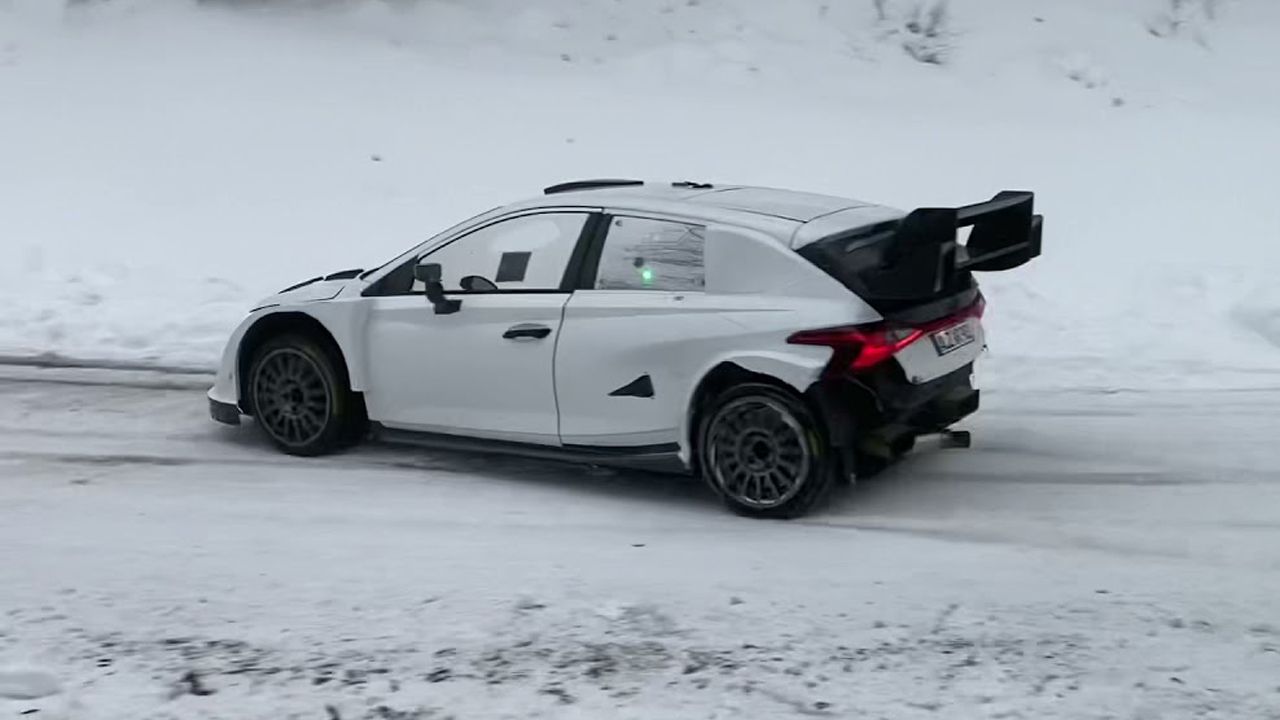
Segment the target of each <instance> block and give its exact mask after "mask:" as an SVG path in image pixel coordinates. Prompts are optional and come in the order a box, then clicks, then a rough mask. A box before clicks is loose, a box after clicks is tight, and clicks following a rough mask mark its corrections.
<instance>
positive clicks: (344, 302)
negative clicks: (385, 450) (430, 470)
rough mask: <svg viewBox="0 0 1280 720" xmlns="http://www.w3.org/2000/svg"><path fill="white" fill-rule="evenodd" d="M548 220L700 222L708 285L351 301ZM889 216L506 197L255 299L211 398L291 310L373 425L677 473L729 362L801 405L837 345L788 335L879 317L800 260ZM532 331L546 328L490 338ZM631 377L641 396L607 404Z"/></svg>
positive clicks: (886, 212) (932, 371) (902, 357)
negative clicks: (700, 397)
mask: <svg viewBox="0 0 1280 720" xmlns="http://www.w3.org/2000/svg"><path fill="white" fill-rule="evenodd" d="M548 211H574V212H590V213H600V212H603V213H610V214H622V215H625V216H633V217H640V218H654V219H662V220H672V221H677V222H685V223H693V224H697V225H700V226H702V227H704V228H705V245H704V255H703V260H704V267H705V287H704V289H703V290H702V291H700V292H675V291H661V290H594V289H581V288H578V289H562V291H547V292H536V293H529V292H526V293H504V292H499V293H487V294H473V293H462V294H457V295H452V297H456V298H458V299H461V300H462V306H461V309H460V311H459V312H456V313H454V314H436V313H435V312H433V308H432V306H431V304H430V303H428V302H427V301H426V299H425V298H424V297H423V296H422V295H421V294H416V295H405V294H400V295H387V296H369V297H366V296H364V295H362V292H363V291H364V290H365V289H366V288H370V287H371V286H374V285H375V284H376V283H378V282H379V281H380V280H382V279H383V278H385V277H387V276H388V275H389V274H390V273H392V272H394V271H395V270H396V269H397V268H400V267H403V266H404V264H405V263H407V262H413V261H415V260H416V259H417V258H420V257H422V256H423V255H424V254H426V253H427V252H429V251H431V250H432V249H434V248H437V247H439V246H441V245H443V244H445V243H448V242H450V241H452V240H454V239H455V238H458V237H460V236H461V235H464V234H466V233H469V232H471V231H473V230H476V229H478V228H480V227H482V226H485V225H487V224H490V223H493V222H497V221H499V220H505V219H509V218H512V217H515V216H519V215H522V214H528V213H538V212H548ZM902 215H903V213H902V212H901V211H899V210H895V209H893V208H887V207H883V206H879V205H872V204H868V203H863V202H860V201H857V200H850V199H846V198H834V197H830V196H823V195H814V194H809V193H794V192H791V191H778V190H770V189H760V188H744V187H736V186H732V187H727V188H717V189H709V188H704V187H672V186H669V185H658V186H652V185H646V186H644V187H642V188H635V187H616V188H603V189H589V190H580V191H570V192H562V193H557V194H555V195H551V196H546V197H541V198H536V199H532V200H529V201H525V202H521V203H515V204H512V205H508V206H505V207H502V208H496V209H494V210H490V211H488V212H485V213H482V214H480V215H477V216H475V217H473V218H470V219H468V220H466V221H464V222H462V223H459V224H458V225H456V226H454V227H452V228H449V229H448V230H446V231H444V232H441V233H439V234H437V235H435V236H433V237H431V238H429V239H427V240H426V241H424V242H422V243H419V244H418V245H416V246H415V247H413V248H411V249H410V250H408V251H406V252H405V253H403V254H402V255H400V256H399V257H397V258H395V259H393V260H392V261H390V262H388V263H387V264H385V265H384V266H382V267H380V268H378V269H376V270H374V271H371V272H369V273H367V274H366V276H364V277H359V278H350V279H344V280H327V281H326V280H320V281H316V282H311V283H308V284H303V285H301V286H299V287H296V288H293V289H291V290H289V291H287V292H283V293H280V294H277V295H274V296H272V297H270V298H266V299H264V300H263V301H262V302H261V303H259V305H258V306H257V309H255V310H254V311H253V312H251V313H250V315H249V316H248V317H247V318H245V320H244V321H243V322H242V323H241V324H240V326H239V327H238V328H236V330H235V331H234V332H233V333H232V335H231V337H230V338H229V340H228V343H227V346H226V350H225V351H224V354H223V357H222V361H221V367H220V369H219V372H218V375H217V378H216V381H215V384H214V386H213V388H212V389H211V390H210V391H209V397H210V398H211V399H212V400H214V401H216V402H218V403H222V404H226V405H240V406H241V407H243V404H242V400H243V398H241V397H240V395H241V387H242V386H243V385H244V383H243V382H242V380H241V378H240V377H239V372H240V367H241V366H242V365H243V364H244V362H245V361H246V359H245V358H242V357H241V353H240V346H241V343H242V341H243V340H244V338H245V337H246V334H247V333H248V332H250V329H251V328H252V327H254V326H255V324H256V323H258V322H260V321H263V320H268V321H270V320H271V319H272V316H278V315H281V314H283V313H302V314H304V315H306V316H307V317H309V318H311V319H314V320H315V321H317V322H318V323H319V324H320V325H321V326H323V328H324V329H325V330H327V331H328V333H329V334H330V335H332V337H333V340H334V342H335V343H336V344H337V346H338V347H339V348H340V350H341V352H342V355H343V360H344V361H345V364H346V367H347V371H348V375H349V379H350V384H351V388H352V389H353V390H355V391H357V392H361V393H363V394H364V399H365V405H366V407H367V410H368V414H369V418H370V419H371V420H374V421H377V422H379V423H381V424H383V425H385V426H387V427H390V428H395V429H402V430H414V431H424V432H432V433H445V434H453V435H461V436H466V437H476V438H487V439H497V440H507V441H518V442H523V443H532V444H536V445H546V446H556V445H568V446H590V447H596V448H635V447H642V446H659V445H660V446H672V447H678V448H679V453H678V454H679V456H680V458H681V459H682V460H684V461H685V462H686V463H687V462H689V460H690V457H691V450H692V448H691V437H692V434H693V430H694V429H693V428H691V427H690V408H691V406H692V403H693V401H694V399H695V393H696V392H697V389H698V386H699V384H700V383H701V382H702V380H703V379H704V378H705V377H706V376H707V374H708V373H710V372H711V371H713V370H714V369H715V368H717V367H719V366H721V365H723V364H726V363H728V364H733V365H736V366H738V367H739V368H742V369H744V370H747V371H749V372H752V373H757V374H760V375H764V376H768V377H770V378H773V379H775V380H777V381H779V382H782V383H784V384H785V385H787V386H789V387H791V388H793V389H795V390H796V391H797V392H801V393H803V392H804V391H805V390H806V389H808V388H809V387H810V386H811V385H813V384H814V383H815V382H816V381H817V380H818V379H819V378H820V377H821V376H822V374H823V371H824V369H826V368H827V366H828V364H829V363H830V362H831V358H832V352H833V351H832V349H831V348H830V347H824V346H815V345H801V344H789V343H788V342H787V338H788V337H789V336H790V335H792V334H793V333H795V332H797V331H801V330H814V329H821V328H834V327H848V326H860V325H866V324H869V323H875V322H878V321H880V320H882V319H883V318H882V316H881V315H880V314H879V313H878V312H877V311H876V310H875V309H874V308H873V307H872V306H871V305H870V304H868V303H867V302H865V301H864V300H862V299H861V298H859V297H858V296H857V295H856V294H855V293H853V292H851V291H850V290H849V289H848V288H846V287H845V286H844V285H842V284H841V283H840V282H838V281H837V280H835V279H834V278H833V277H831V276H830V275H828V274H827V273H825V272H823V271H822V270H820V269H819V268H818V267H817V266H815V265H814V264H813V263H811V262H810V261H809V260H807V259H805V258H804V257H802V256H801V255H800V254H799V253H798V252H797V251H796V249H797V248H800V247H803V246H805V245H807V244H809V243H812V242H814V241H815V240H817V239H819V238H822V237H827V236H830V235H831V234H833V233H836V232H840V231H842V230H847V229H850V228H856V227H865V226H866V225H869V224H874V223H878V222H883V221H886V220H893V219H897V218H900V217H902ZM465 241H466V238H462V239H461V240H459V242H465ZM277 319H278V318H277ZM965 322H969V323H972V326H973V331H974V333H975V336H976V340H975V341H974V342H973V343H971V344H970V345H967V346H965V347H961V348H957V349H956V350H954V351H952V352H949V353H947V354H944V355H940V354H939V353H938V352H937V351H936V350H935V348H934V347H933V345H932V343H931V342H930V341H929V340H928V338H927V337H926V338H922V339H921V340H919V341H917V342H915V343H913V344H911V345H909V346H907V347H906V348H904V349H902V350H901V351H900V352H899V353H898V354H897V357H896V360H897V362H898V363H899V364H900V365H901V366H902V368H903V370H904V372H905V374H906V376H907V377H908V379H909V381H910V382H912V383H917V384H921V383H926V382H928V381H930V380H933V379H936V378H939V377H942V376H944V375H947V374H949V373H952V372H955V371H956V370H958V369H960V368H963V367H964V366H966V365H968V364H970V363H972V362H973V361H974V360H975V359H976V358H977V357H978V355H979V354H980V353H981V351H982V349H983V347H984V345H985V338H984V335H983V331H982V327H981V323H980V321H979V320H978V319H977V318H976V317H975V318H970V319H968V320H966V321H965ZM528 324H534V325H539V326H543V327H546V328H547V329H548V330H549V332H548V334H547V335H546V336H545V337H542V338H523V339H517V340H511V339H505V338H504V337H503V334H504V332H506V331H507V330H508V329H510V328H512V327H513V326H523V325H528ZM642 376H647V377H648V378H649V381H650V383H651V385H652V389H653V392H652V397H638V396H634V395H622V396H619V395H611V393H615V391H618V390H619V389H620V388H623V387H625V386H627V385H628V384H629V383H632V382H633V381H636V380H637V379H639V378H641V377H642Z"/></svg>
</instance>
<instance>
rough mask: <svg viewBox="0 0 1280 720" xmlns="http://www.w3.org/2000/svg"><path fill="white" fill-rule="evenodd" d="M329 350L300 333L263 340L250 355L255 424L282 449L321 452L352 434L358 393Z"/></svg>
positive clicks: (339, 445) (334, 447)
mask: <svg viewBox="0 0 1280 720" xmlns="http://www.w3.org/2000/svg"><path fill="white" fill-rule="evenodd" d="M338 368H339V365H338V361H337V360H336V359H335V358H334V357H333V355H332V353H331V352H330V351H329V350H328V349H327V348H325V347H324V346H322V345H321V344H319V343H317V342H316V341H314V340H312V339H311V338H309V337H306V336H302V335H284V336H281V337H278V338H273V339H271V340H268V341H267V342H266V343H264V344H263V345H262V347H260V348H259V349H258V351H257V353H256V354H255V355H254V360H253V363H252V364H251V365H250V370H249V392H250V396H251V397H252V399H253V410H254V416H255V420H256V421H257V425H258V427H260V428H262V431H263V432H264V433H265V434H266V435H267V437H268V438H269V439H270V440H271V441H272V442H273V443H274V444H275V445H276V447H278V448H280V449H281V450H283V451H284V452H287V453H289V454H291V455H323V454H325V453H329V452H333V451H334V450H338V449H341V448H342V447H344V446H345V445H348V444H350V443H351V442H352V441H353V440H355V439H356V434H357V432H358V429H359V428H360V427H362V426H363V422H362V420H363V418H362V415H361V413H360V404H359V401H358V398H357V397H356V396H355V395H354V394H353V393H352V392H351V389H350V388H349V387H348V386H347V382H346V378H345V376H344V374H343V373H341V372H340V371H339V369H338Z"/></svg>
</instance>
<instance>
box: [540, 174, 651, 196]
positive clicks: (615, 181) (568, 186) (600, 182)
mask: <svg viewBox="0 0 1280 720" xmlns="http://www.w3.org/2000/svg"><path fill="white" fill-rule="evenodd" d="M643 184H644V181H643V180H626V179H623V178H599V179H596V180H572V181H570V182H565V183H560V184H559V185H552V186H551V187H548V188H544V189H543V190H542V193H543V194H544V195H555V194H556V193H565V192H575V191H577V190H600V189H602V188H611V187H629V186H633V185H643Z"/></svg>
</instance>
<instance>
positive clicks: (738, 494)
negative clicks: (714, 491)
mask: <svg viewBox="0 0 1280 720" xmlns="http://www.w3.org/2000/svg"><path fill="white" fill-rule="evenodd" d="M809 447H810V446H809V443H808V442H807V440H806V434H805V429H804V427H803V426H802V425H801V423H800V421H799V420H797V419H796V417H795V415H793V414H792V413H791V411H790V410H788V409H787V408H786V406H784V405H783V404H782V403H780V402H778V401H776V400H773V399H771V398H762V397H745V398H739V399H737V400H734V401H732V402H730V403H728V404H727V405H725V406H724V407H723V408H721V409H720V410H719V411H718V412H717V413H716V414H715V417H713V418H712V420H711V424H710V432H709V433H708V436H707V450H708V453H707V456H708V465H709V466H710V469H711V473H712V476H713V478H714V480H715V483H716V485H717V486H718V487H719V488H720V490H721V491H722V492H723V493H724V494H725V495H727V496H729V497H730V498H732V499H733V500H735V501H737V502H739V503H741V504H743V505H746V506H748V507H752V508H756V509H761V510H766V509H769V508H774V507H778V506H779V505H782V504H783V503H785V502H787V501H788V500H790V499H791V498H793V497H795V496H796V493H798V492H800V489H801V488H802V487H803V486H804V483H805V480H806V478H808V476H809V467H810V464H811V458H810V450H809Z"/></svg>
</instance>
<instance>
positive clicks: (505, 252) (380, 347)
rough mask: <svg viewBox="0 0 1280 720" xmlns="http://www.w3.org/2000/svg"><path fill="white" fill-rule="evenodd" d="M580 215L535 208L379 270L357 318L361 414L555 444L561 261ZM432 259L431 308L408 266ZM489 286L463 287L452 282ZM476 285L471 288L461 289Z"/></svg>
mask: <svg viewBox="0 0 1280 720" xmlns="http://www.w3.org/2000/svg"><path fill="white" fill-rule="evenodd" d="M590 217H591V214H590V213H589V212H585V211H584V212H573V211H557V212H535V213H527V214H523V215H518V216H514V217H504V218H501V219H498V220H496V221H493V222H491V223H488V224H486V225H484V226H482V227H480V228H478V229H472V230H468V231H465V232H464V233H463V234H462V235H460V236H459V237H456V238H453V239H451V240H447V241H445V242H444V244H443V245H440V246H437V247H435V248H433V249H432V250H430V251H428V252H426V253H425V254H423V255H421V256H417V257H411V258H409V260H408V261H406V262H404V263H403V265H402V267H399V268H397V269H396V270H394V271H392V272H391V273H389V274H388V275H387V277H386V279H385V280H384V281H382V283H381V285H382V287H375V288H374V289H375V292H374V293H372V297H370V299H369V302H370V308H369V317H368V320H367V322H366V325H365V327H366V353H367V354H366V358H367V372H368V380H367V382H366V385H367V390H366V393H365V401H366V403H367V405H368V408H369V416H370V418H372V419H374V420H377V421H379V422H381V423H383V424H384V425H387V426H388V427H393V428H399V429H407V430H418V431H428V432H440V433H448V434H456V435H466V436H472V437H485V438H495V439H503V440H513V441H521V442H532V443H540V444H558V443H559V435H558V414H557V410H556V398H555V390H554V382H555V378H554V374H553V366H554V360H555V346H556V343H557V341H558V338H559V333H560V327H561V320H562V318H563V311H564V306H565V302H566V301H567V300H568V298H569V296H570V293H571V291H572V286H571V284H569V283H566V282H565V276H566V270H567V267H568V265H569V262H570V258H571V257H573V256H574V251H575V249H576V248H577V246H578V243H579V241H580V240H581V237H582V236H583V234H584V228H585V227H586V226H587V225H588V220H589V218H590ZM419 263H431V264H438V265H439V273H440V278H441V283H442V284H443V286H444V289H445V292H446V294H447V295H448V297H449V298H450V299H455V300H460V301H461V305H460V306H459V307H458V310H457V312H453V313H448V314H437V313H436V312H435V311H434V309H433V306H432V305H431V304H430V303H428V302H427V300H426V298H425V297H424V292H423V287H422V285H421V283H420V282H418V281H415V280H413V267H412V266H413V265H416V264H419ZM469 276H470V277H472V278H475V277H479V278H483V280H484V281H487V282H488V283H491V285H492V287H491V288H489V289H487V290H483V291H474V290H473V291H464V290H463V285H464V283H463V279H464V278H468V277H469ZM478 285H485V287H489V286H488V285H486V284H485V283H477V284H470V285H469V286H470V287H472V288H475V287H477V286H478Z"/></svg>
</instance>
